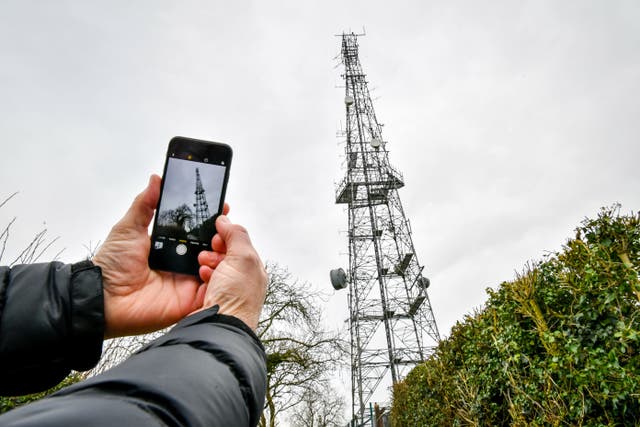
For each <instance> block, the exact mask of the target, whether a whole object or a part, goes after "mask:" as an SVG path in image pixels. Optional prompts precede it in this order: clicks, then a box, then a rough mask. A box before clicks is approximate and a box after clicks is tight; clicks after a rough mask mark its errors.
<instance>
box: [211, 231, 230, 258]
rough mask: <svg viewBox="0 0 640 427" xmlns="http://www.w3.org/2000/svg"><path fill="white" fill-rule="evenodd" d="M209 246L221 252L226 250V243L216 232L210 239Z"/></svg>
mask: <svg viewBox="0 0 640 427" xmlns="http://www.w3.org/2000/svg"><path fill="white" fill-rule="evenodd" d="M211 248H212V249H213V250H214V251H216V252H218V253H221V254H223V253H226V252H227V245H225V244H224V240H222V237H220V235H218V234H216V235H215V236H213V239H211Z"/></svg>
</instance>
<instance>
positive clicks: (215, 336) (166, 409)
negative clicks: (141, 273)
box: [0, 306, 266, 427]
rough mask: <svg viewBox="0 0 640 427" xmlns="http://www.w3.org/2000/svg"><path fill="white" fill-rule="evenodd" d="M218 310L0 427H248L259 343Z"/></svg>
mask: <svg viewBox="0 0 640 427" xmlns="http://www.w3.org/2000/svg"><path fill="white" fill-rule="evenodd" d="M217 309H218V307H217V306H214V307H212V308H210V309H208V310H203V311H201V312H199V313H196V314H194V315H191V316H189V317H187V318H185V319H183V320H182V321H181V322H180V323H178V325H176V327H175V328H174V329H172V330H171V331H170V332H168V333H167V334H165V335H163V336H162V337H160V338H158V339H157V340H155V341H153V342H152V343H150V344H149V345H147V346H146V347H145V348H143V349H142V350H140V351H139V352H137V353H136V354H134V355H133V356H131V357H130V358H129V359H127V360H126V361H125V362H123V363H122V364H120V365H118V366H116V367H114V368H112V369H111V370H109V371H107V372H105V373H103V374H101V375H98V376H96V377H93V378H90V379H88V380H86V381H83V382H81V383H77V384H74V385H72V386H70V387H67V388H65V389H63V390H61V391H59V392H58V393H56V394H54V395H52V396H51V397H48V398H45V399H42V400H40V401H38V402H35V403H33V404H31V405H27V406H25V407H21V408H18V409H14V410H13V411H10V412H8V413H7V414H5V415H3V416H2V417H0V424H1V425H3V426H14V425H16V426H17V425H19V426H21V427H29V426H44V427H46V426H61V425H64V426H84V425H91V426H98V427H101V426H114V425H135V426H141V427H147V426H149V427H150V426H184V427H187V426H189V427H200V426H202V427H204V426H255V425H257V423H258V421H259V417H260V414H261V412H262V408H263V404H264V396H265V391H266V357H265V353H264V349H263V347H262V344H261V343H260V341H259V340H258V338H257V337H256V336H255V334H254V333H253V331H251V330H250V329H249V328H248V327H247V326H246V325H245V324H244V323H242V322H241V321H240V320H238V319H236V318H233V317H229V316H223V315H219V314H217Z"/></svg>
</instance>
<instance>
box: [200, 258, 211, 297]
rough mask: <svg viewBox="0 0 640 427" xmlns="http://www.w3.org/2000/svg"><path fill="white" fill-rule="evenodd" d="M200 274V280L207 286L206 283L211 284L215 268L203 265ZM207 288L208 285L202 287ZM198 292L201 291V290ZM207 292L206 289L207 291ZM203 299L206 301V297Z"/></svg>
mask: <svg viewBox="0 0 640 427" xmlns="http://www.w3.org/2000/svg"><path fill="white" fill-rule="evenodd" d="M198 273H200V279H202V281H203V282H204V283H205V284H206V283H209V279H211V275H212V274H213V268H211V267H209V266H206V265H201V266H200V270H198ZM205 286H206V285H202V286H200V287H201V288H204V287H205ZM198 291H200V289H199V290H198ZM205 292H206V289H205ZM202 298H203V301H204V295H203V297H202Z"/></svg>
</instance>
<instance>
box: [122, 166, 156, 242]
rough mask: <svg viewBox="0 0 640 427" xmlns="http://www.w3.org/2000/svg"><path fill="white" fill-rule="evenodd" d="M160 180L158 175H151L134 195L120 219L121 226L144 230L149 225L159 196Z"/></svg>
mask: <svg viewBox="0 0 640 427" xmlns="http://www.w3.org/2000/svg"><path fill="white" fill-rule="evenodd" d="M160 182H161V179H160V177H159V176H158V175H155V174H154V175H151V177H150V178H149V184H147V188H145V189H144V190H143V191H142V193H140V194H138V196H136V198H135V199H134V200H133V203H132V204H131V207H129V210H128V211H127V213H126V214H125V215H124V217H123V218H122V219H121V220H120V225H121V226H125V227H127V226H128V227H138V228H144V229H145V230H146V229H147V228H148V227H149V223H151V219H152V218H153V213H154V211H155V209H156V206H157V204H158V198H159V197H160Z"/></svg>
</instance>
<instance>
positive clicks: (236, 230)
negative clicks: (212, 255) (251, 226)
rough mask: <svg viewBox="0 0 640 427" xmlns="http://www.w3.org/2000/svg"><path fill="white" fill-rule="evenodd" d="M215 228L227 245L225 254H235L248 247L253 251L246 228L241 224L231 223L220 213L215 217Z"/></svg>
mask: <svg viewBox="0 0 640 427" xmlns="http://www.w3.org/2000/svg"><path fill="white" fill-rule="evenodd" d="M216 230H217V232H218V234H219V235H220V237H222V240H223V241H224V243H225V246H226V247H227V254H230V253H236V254H237V253H241V252H243V251H246V250H248V249H249V250H252V251H253V245H252V244H251V239H250V238H249V233H248V232H247V229H246V228H244V227H243V226H241V225H238V224H232V223H231V221H229V218H227V217H226V215H220V216H219V217H218V219H216Z"/></svg>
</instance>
